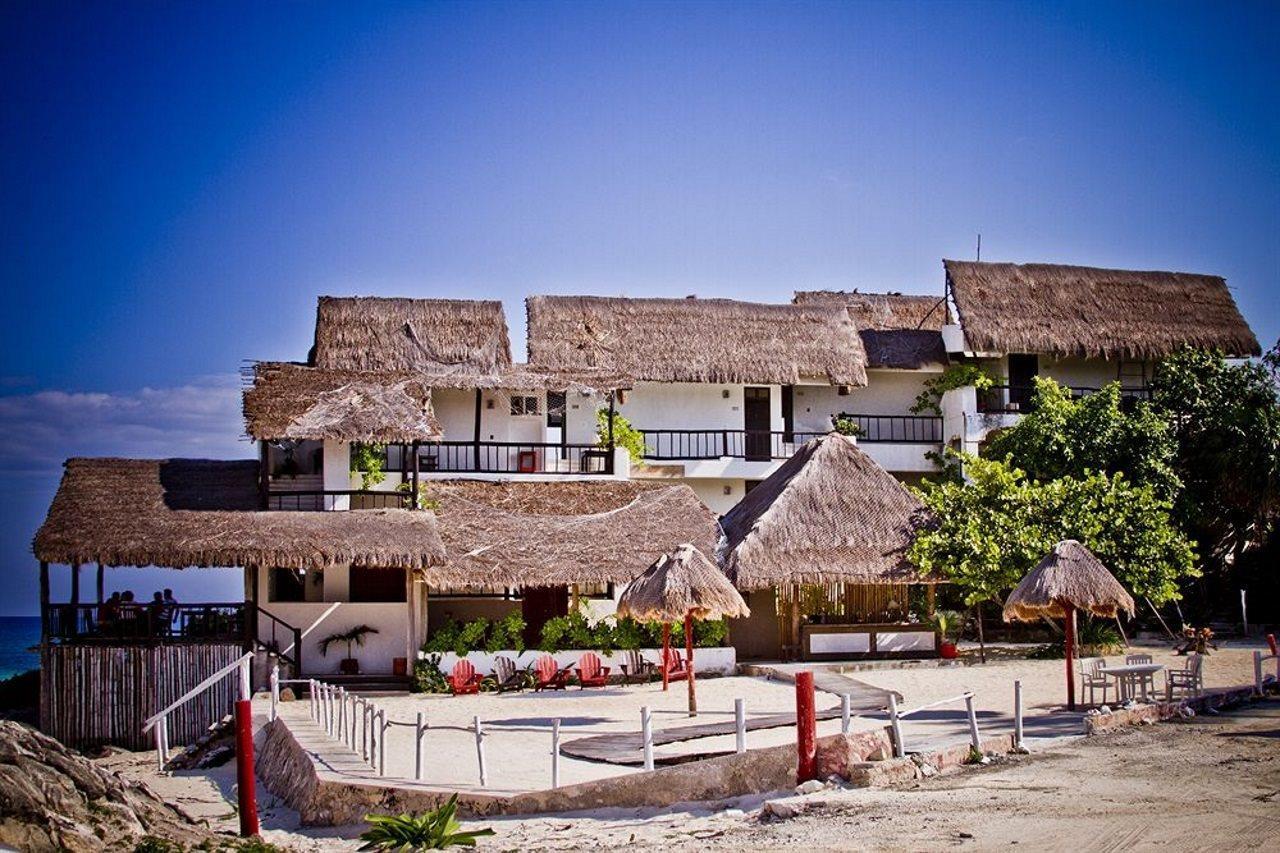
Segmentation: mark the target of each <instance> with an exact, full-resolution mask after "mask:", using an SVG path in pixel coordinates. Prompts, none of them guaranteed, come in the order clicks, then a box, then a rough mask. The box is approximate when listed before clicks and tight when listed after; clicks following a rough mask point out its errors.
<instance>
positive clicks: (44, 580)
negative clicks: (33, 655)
mask: <svg viewBox="0 0 1280 853" xmlns="http://www.w3.org/2000/svg"><path fill="white" fill-rule="evenodd" d="M48 642H49V564H48V563H46V562H44V561H41V563H40V645H45V644H47V643H48Z"/></svg>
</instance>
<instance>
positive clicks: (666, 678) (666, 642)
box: [662, 622, 671, 693]
mask: <svg viewBox="0 0 1280 853" xmlns="http://www.w3.org/2000/svg"><path fill="white" fill-rule="evenodd" d="M670 656H671V624H670V623H669V622H663V623H662V691H663V692H664V693H665V692H666V690H667V684H668V683H669V682H670V680H671V678H670V676H671V673H670V672H668V671H667V658H668V657H670Z"/></svg>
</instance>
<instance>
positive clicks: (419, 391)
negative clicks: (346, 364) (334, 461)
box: [244, 362, 444, 442]
mask: <svg viewBox="0 0 1280 853" xmlns="http://www.w3.org/2000/svg"><path fill="white" fill-rule="evenodd" d="M244 419H245V431H246V432H247V433H248V434H249V435H250V436H251V437H253V438H255V439H281V438H289V439H299V440H301V439H315V440H323V439H333V440H337V441H370V442H413V441H439V440H440V439H442V438H443V437H444V436H443V433H442V432H441V430H440V424H439V423H437V421H436V417H435V413H434V412H433V411H432V409H431V388H430V387H429V386H427V385H426V384H425V383H423V382H422V381H421V380H420V379H414V378H410V377H409V376H407V375H395V376H375V375H373V374H365V373H355V372H352V371H346V370H320V369H318V368H313V367H307V366H305V365H300V364H287V363H281V362H259V363H258V364H256V365H254V371H253V386H252V387H251V388H249V389H247V390H246V391H245V392H244Z"/></svg>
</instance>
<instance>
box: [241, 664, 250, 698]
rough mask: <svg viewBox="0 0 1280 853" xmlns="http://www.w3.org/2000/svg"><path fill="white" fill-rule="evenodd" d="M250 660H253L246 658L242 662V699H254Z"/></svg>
mask: <svg viewBox="0 0 1280 853" xmlns="http://www.w3.org/2000/svg"><path fill="white" fill-rule="evenodd" d="M250 660H251V659H250V658H247V657H246V658H245V659H244V660H242V661H240V698H241V699H252V698H253V685H251V684H250V683H249V674H250V666H251V664H250Z"/></svg>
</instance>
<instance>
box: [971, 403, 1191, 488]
mask: <svg viewBox="0 0 1280 853" xmlns="http://www.w3.org/2000/svg"><path fill="white" fill-rule="evenodd" d="M985 455H986V456H987V457H988V458H991V459H1010V460H1012V463H1013V464H1014V465H1016V466H1017V467H1019V468H1021V469H1022V470H1023V471H1025V472H1026V474H1027V476H1028V477H1030V478H1031V479H1032V480H1038V481H1040V482H1048V481H1051V480H1056V479H1057V478H1059V477H1066V476H1073V477H1081V476H1084V474H1085V472H1086V471H1103V472H1105V473H1107V474H1117V473H1124V474H1125V475H1126V476H1127V478H1128V480H1129V482H1131V483H1133V484H1136V485H1139V486H1151V487H1152V489H1154V490H1155V492H1156V494H1158V495H1160V496H1161V497H1163V498H1168V499H1172V498H1174V497H1176V496H1177V495H1178V494H1179V492H1180V491H1181V489H1182V482H1181V480H1180V479H1179V478H1178V474H1177V472H1176V471H1175V470H1174V461H1175V458H1176V455H1177V442H1176V441H1175V440H1174V437H1173V433H1172V431H1171V430H1170V428H1169V425H1168V423H1167V422H1166V421H1165V419H1164V418H1163V417H1161V416H1160V415H1159V414H1157V413H1156V412H1155V411H1153V409H1152V408H1151V407H1150V406H1147V405H1145V404H1142V403H1139V404H1137V405H1133V406H1125V405H1122V401H1121V397H1120V383H1118V382H1112V383H1110V384H1109V385H1107V386H1106V387H1104V388H1102V389H1101V390H1100V391H1098V392H1097V393H1095V394H1091V395H1089V396H1087V397H1082V398H1079V399H1073V398H1072V396H1071V389H1070V388H1066V387H1064V386H1062V385H1059V384H1058V383H1057V382H1055V381H1054V380H1052V379H1043V378H1040V377H1037V378H1036V380H1035V391H1034V396H1033V398H1032V406H1031V411H1030V412H1028V413H1027V414H1026V415H1024V416H1023V417H1022V418H1020V419H1019V420H1018V423H1017V424H1016V425H1015V426H1013V427H1011V428H1009V429H1007V430H1004V431H1002V432H1000V433H998V434H997V435H995V436H994V437H993V438H992V439H991V441H990V442H989V443H988V445H987V448H986V451H985Z"/></svg>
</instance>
